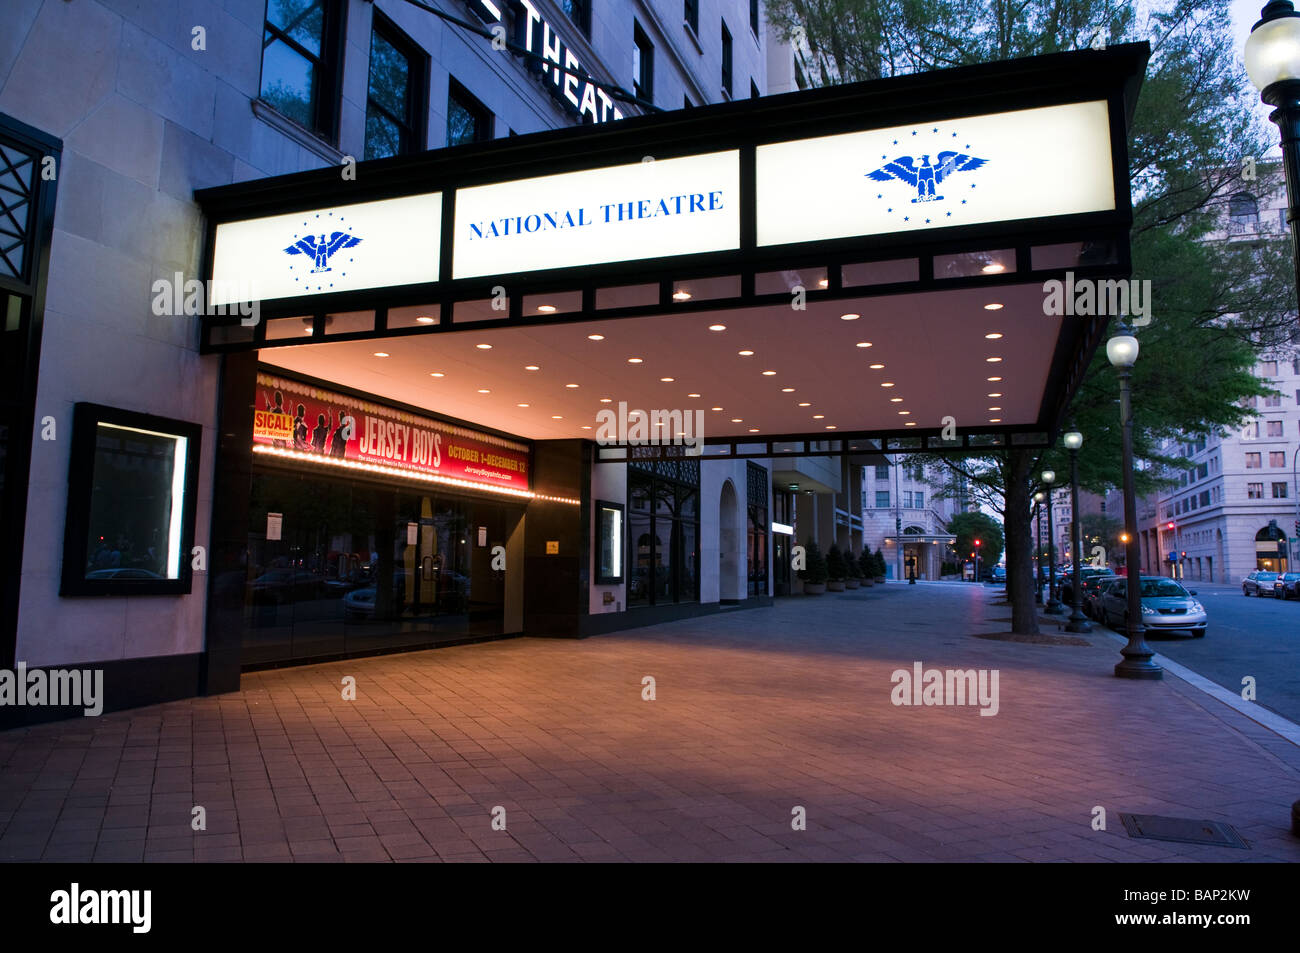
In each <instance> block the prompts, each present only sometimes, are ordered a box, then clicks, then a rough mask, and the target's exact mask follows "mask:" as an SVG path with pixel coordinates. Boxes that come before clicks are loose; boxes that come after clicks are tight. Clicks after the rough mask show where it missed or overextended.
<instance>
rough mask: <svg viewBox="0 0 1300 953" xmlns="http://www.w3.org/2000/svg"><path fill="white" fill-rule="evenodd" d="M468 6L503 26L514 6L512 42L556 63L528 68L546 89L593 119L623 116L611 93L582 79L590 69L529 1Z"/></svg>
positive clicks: (489, 0) (487, 0) (491, 0)
mask: <svg viewBox="0 0 1300 953" xmlns="http://www.w3.org/2000/svg"><path fill="white" fill-rule="evenodd" d="M468 5H469V8H470V9H471V10H473V11H474V13H475V14H477V15H478V17H479V19H481V20H483V21H484V22H485V23H489V24H491V23H499V24H501V25H503V26H504V25H505V22H506V15H505V9H506V8H507V7H509V8H513V10H514V23H515V35H514V36H513V37H512V38H511V40H512V42H514V43H515V44H517V45H519V46H522V47H524V48H525V49H526V50H528V51H529V52H530V53H535V54H537V55H538V56H540V57H542V59H544V60H545V61H546V62H547V63H551V64H554V65H553V66H552V65H546V64H539V63H538V62H537V61H535V60H534V61H532V62H531V63H530V64H529V68H530V69H533V70H535V71H538V72H540V73H541V80H542V83H543V84H544V85H545V86H546V90H547V92H549V93H550V94H551V95H552V96H553V97H555V99H557V100H558V101H559V102H560V104H561V105H562V106H564V108H565V109H567V110H568V111H569V112H571V113H574V114H575V115H578V116H583V117H586V116H589V117H591V121H592V122H608V121H609V120H611V119H622V118H623V113H622V111H621V110H620V109H619V108H618V106H616V105H614V100H613V99H612V98H611V97H610V96H609V94H608V93H606V92H605V91H604V90H603V89H600V88H598V87H596V86H594V85H593V84H591V83H589V82H588V81H587V80H585V79H583V78H582V76H581V75H580V74H584V73H586V72H587V71H586V70H585V69H583V67H582V64H581V63H580V62H579V61H578V58H577V57H576V56H574V55H573V51H572V50H571V49H569V47H568V45H567V44H566V43H565V42H564V41H563V40H562V39H560V34H559V32H557V31H556V30H555V28H554V27H552V26H551V24H550V22H549V21H547V19H546V18H545V17H544V16H542V14H541V12H540V11H539V10H538V9H537V8H536V7H535V6H533V4H532V3H531V2H529V0H468ZM556 67H561V68H560V69H557V68H556ZM566 70H567V72H566ZM575 74H579V75H575Z"/></svg>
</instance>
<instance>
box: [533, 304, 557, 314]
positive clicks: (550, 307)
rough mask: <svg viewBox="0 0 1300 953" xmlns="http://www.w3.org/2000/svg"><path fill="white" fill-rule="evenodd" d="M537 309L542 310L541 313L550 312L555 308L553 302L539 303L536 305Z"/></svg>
mask: <svg viewBox="0 0 1300 953" xmlns="http://www.w3.org/2000/svg"><path fill="white" fill-rule="evenodd" d="M537 310H538V311H540V312H542V314H550V313H551V312H552V311H554V310H555V305H553V304H539V305H538V306H537Z"/></svg>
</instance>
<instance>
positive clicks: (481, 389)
mask: <svg viewBox="0 0 1300 953" xmlns="http://www.w3.org/2000/svg"><path fill="white" fill-rule="evenodd" d="M478 392H479V393H480V394H490V393H492V392H491V391H490V390H488V389H487V388H486V387H480V388H479V389H478Z"/></svg>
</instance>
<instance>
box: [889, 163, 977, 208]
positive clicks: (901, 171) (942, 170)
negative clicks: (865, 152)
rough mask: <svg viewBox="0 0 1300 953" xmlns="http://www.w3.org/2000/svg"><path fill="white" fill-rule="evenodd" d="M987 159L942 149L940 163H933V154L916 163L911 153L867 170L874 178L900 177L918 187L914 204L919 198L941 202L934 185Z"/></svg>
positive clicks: (920, 199) (919, 200) (973, 167)
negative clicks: (918, 163) (877, 167)
mask: <svg viewBox="0 0 1300 953" xmlns="http://www.w3.org/2000/svg"><path fill="white" fill-rule="evenodd" d="M987 161H988V160H987V159H977V158H976V157H975V156H968V155H965V154H964V153H961V152H940V153H939V161H938V163H937V164H935V165H931V164H930V157H929V156H928V155H923V156H921V163H920V165H917V163H916V160H915V159H913V158H912V157H911V156H899V157H898V158H897V159H894V160H892V161H891V162H886V163H885V164H884V165H882V166H881V167H880V168H879V169H876V170H875V171H874V172H868V173H867V178H870V179H875V180H876V181H877V182H888V181H889V180H890V179H898V180H899V181H901V182H905V183H907V184H908V185H910V186H912V187H913V188H914V189H916V198H914V199H912V204H913V205H915V204H916V203H917V202H938V201H941V200H942V199H943V196H942V195H936V194H935V188H936V187H937V186H938V185H939V184H940V183H942V182H943V181H944V180H945V179H946V178H948V176H950V175H952V174H953V173H954V172H970V171H973V170H975V169H978V168H979V167H980V166H982V165H984V164H985V163H986V162H987Z"/></svg>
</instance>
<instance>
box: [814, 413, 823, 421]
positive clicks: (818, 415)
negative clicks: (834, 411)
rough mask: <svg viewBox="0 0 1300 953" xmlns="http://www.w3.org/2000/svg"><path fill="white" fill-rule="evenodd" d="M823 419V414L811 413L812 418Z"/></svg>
mask: <svg viewBox="0 0 1300 953" xmlns="http://www.w3.org/2000/svg"><path fill="white" fill-rule="evenodd" d="M825 419H826V415H825V414H813V420H825Z"/></svg>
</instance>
